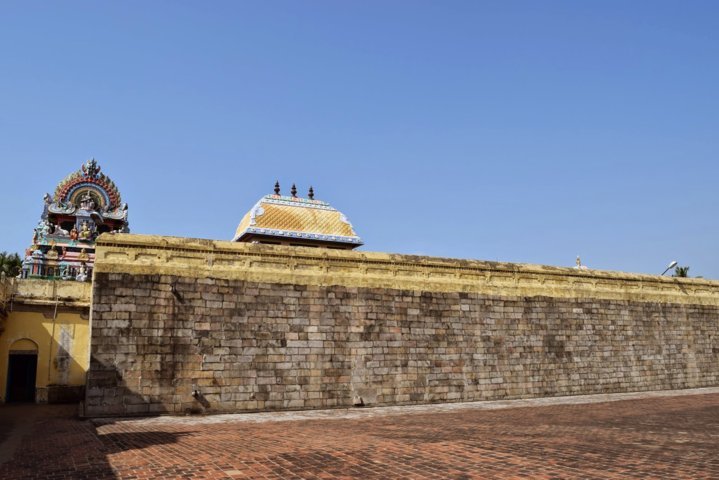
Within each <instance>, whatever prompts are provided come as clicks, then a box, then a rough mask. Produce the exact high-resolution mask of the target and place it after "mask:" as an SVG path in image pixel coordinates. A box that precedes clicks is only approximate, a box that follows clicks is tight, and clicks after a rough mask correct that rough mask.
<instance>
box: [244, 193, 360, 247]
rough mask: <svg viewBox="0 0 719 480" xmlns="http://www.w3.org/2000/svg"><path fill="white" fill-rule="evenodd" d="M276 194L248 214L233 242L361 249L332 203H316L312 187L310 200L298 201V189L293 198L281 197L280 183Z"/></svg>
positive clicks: (343, 216)
mask: <svg viewBox="0 0 719 480" xmlns="http://www.w3.org/2000/svg"><path fill="white" fill-rule="evenodd" d="M274 191H275V193H274V195H273V194H270V195H265V196H264V197H262V198H261V199H260V200H259V201H258V202H257V203H256V204H255V206H254V207H252V208H251V209H250V211H249V212H247V213H246V214H245V216H244V217H243V218H242V221H241V222H240V225H239V226H238V227H237V232H236V233H235V237H234V238H233V241H235V242H250V243H265V244H271V245H292V246H298V247H327V248H335V249H342V250H351V249H353V248H357V247H359V246H360V245H362V240H361V239H360V237H358V236H357V234H356V233H355V231H354V229H353V228H352V224H351V223H350V222H349V220H347V217H345V215H344V214H343V213H342V212H340V211H338V210H336V209H335V208H334V207H332V206H331V205H330V204H329V203H327V202H323V201H321V200H315V193H314V190H313V189H312V187H310V189H309V193H308V198H301V197H298V196H297V188H296V187H295V185H292V189H291V190H290V196H283V195H280V185H279V182H277V183H275V190H274Z"/></svg>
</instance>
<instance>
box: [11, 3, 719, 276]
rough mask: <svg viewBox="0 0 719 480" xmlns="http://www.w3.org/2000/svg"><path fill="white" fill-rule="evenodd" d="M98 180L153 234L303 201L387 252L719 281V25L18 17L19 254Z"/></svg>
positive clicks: (310, 13)
mask: <svg viewBox="0 0 719 480" xmlns="http://www.w3.org/2000/svg"><path fill="white" fill-rule="evenodd" d="M90 157H95V158H96V159H97V160H98V161H99V162H100V164H101V165H102V167H103V169H104V171H105V172H106V173H107V174H109V175H110V176H111V177H112V178H113V179H114V180H115V181H116V183H117V185H118V186H119V187H120V190H121V191H122V194H123V197H124V200H125V201H127V202H128V203H129V210H130V211H129V213H130V223H131V228H132V231H133V232H135V233H151V234H163V235H176V236H190V237H201V238H214V239H229V238H231V237H232V235H233V233H234V230H235V227H236V225H237V223H238V222H239V220H240V218H241V217H242V216H243V214H244V213H245V212H246V211H247V210H248V209H249V208H250V207H251V206H252V205H253V204H254V203H255V202H256V201H257V199H258V198H259V197H260V196H261V195H264V194H267V193H271V191H272V186H273V184H274V181H275V180H276V179H279V180H280V182H281V183H282V185H283V187H284V191H285V192H287V191H288V190H289V186H290V184H291V183H292V182H296V183H297V185H298V188H299V189H300V191H301V192H305V191H306V189H307V187H308V186H309V185H310V184H312V185H313V186H314V187H315V191H316V192H317V198H320V199H323V200H326V201H329V202H330V203H332V204H333V205H335V206H336V207H337V208H338V209H340V210H342V211H343V212H345V213H346V214H347V216H348V217H349V219H350V220H351V221H352V223H353V224H354V226H355V228H356V230H357V232H358V233H359V235H360V236H362V238H363V239H364V240H365V243H366V245H365V247H363V249H365V250H371V251H389V252H400V253H415V254H426V255H436V256H449V257H464V258H476V259H486V260H501V261H511V262H528V263H540V264H549V265H567V266H571V265H573V264H574V259H575V257H576V255H578V254H579V255H581V256H582V259H583V261H584V263H586V264H588V265H589V266H590V267H595V268H602V269H611V270H624V271H633V272H647V273H659V272H661V271H662V270H663V268H664V267H665V266H666V264H667V263H668V262H669V261H670V260H674V259H676V260H678V261H679V262H680V264H682V265H689V266H691V270H690V274H692V275H704V276H706V277H711V278H719V255H718V254H717V246H718V245H719V226H718V220H717V217H718V215H717V210H718V207H719V191H718V189H717V180H718V179H719V2H716V1H706V2H699V1H675V2H662V1H646V2H640V1H631V2H628V1H625V0H622V1H616V2H613V1H586V2H576V1H566V2H551V1H542V2H537V1H526V2H515V1H492V2H481V1H468V2H460V1H450V2H445V1H436V2H424V1H415V0H412V1H409V0H408V1H387V0H384V1H376V2H367V1H361V2H360V1H355V2H349V1H342V2H336V1H327V2H324V1H287V2H283V1H271V2H266V1H262V2H260V1H257V2H239V1H228V2H219V1H212V2H201V1H194V2H188V1H165V2H163V1H123V2H102V1H92V2H72V1H67V2H56V1H51V2H28V1H17V2H6V1H0V159H1V161H2V173H1V175H2V191H1V192H0V215H1V217H2V224H1V226H0V250H11V251H21V250H23V249H24V248H25V247H27V245H28V244H29V242H30V239H31V233H32V228H33V226H34V225H35V224H36V222H37V220H38V217H39V214H40V212H41V207H42V195H43V194H44V193H45V192H51V193H52V191H53V190H54V187H55V185H56V183H57V182H58V181H59V180H60V179H61V178H62V177H64V176H65V175H66V174H68V173H70V172H72V171H74V170H76V169H78V168H79V167H80V165H81V164H82V163H83V162H84V161H85V160H87V159H88V158H90Z"/></svg>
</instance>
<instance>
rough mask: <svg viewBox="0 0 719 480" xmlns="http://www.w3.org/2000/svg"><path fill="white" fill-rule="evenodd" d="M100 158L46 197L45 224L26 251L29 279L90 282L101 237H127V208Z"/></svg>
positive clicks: (25, 269)
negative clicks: (97, 241)
mask: <svg viewBox="0 0 719 480" xmlns="http://www.w3.org/2000/svg"><path fill="white" fill-rule="evenodd" d="M100 170H101V169H100V166H99V165H98V164H97V162H96V161H95V159H94V158H93V159H91V160H88V161H87V162H86V163H85V164H83V165H82V167H81V168H80V170H78V171H77V172H74V173H71V174H70V175H68V176H67V177H65V179H63V180H62V181H61V182H60V183H59V184H58V185H57V187H56V188H55V194H54V195H53V196H51V195H50V194H49V193H46V194H45V196H44V197H43V200H44V206H43V211H42V215H41V217H40V221H39V222H38V224H37V226H36V227H35V230H34V232H33V237H32V245H30V247H28V249H27V250H26V251H25V260H24V261H23V267H22V272H21V273H20V275H21V276H22V277H24V278H55V279H64V280H77V281H87V280H88V279H89V278H92V268H93V264H94V261H95V239H96V238H97V237H98V235H100V234H102V233H117V232H121V233H127V232H129V231H130V229H129V223H128V221H127V204H126V203H122V199H121V197H120V191H119V190H118V189H117V187H116V186H115V183H114V182H113V181H112V180H110V178H109V177H108V176H106V175H105V174H104V173H100Z"/></svg>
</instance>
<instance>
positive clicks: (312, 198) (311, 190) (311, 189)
mask: <svg viewBox="0 0 719 480" xmlns="http://www.w3.org/2000/svg"><path fill="white" fill-rule="evenodd" d="M307 197H308V198H309V199H310V200H314V199H315V190H314V189H313V188H312V186H311V185H310V191H309V193H308V194H307Z"/></svg>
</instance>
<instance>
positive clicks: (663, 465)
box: [0, 393, 719, 480]
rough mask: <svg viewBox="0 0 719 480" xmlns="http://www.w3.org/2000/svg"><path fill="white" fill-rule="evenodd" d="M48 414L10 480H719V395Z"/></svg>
mask: <svg viewBox="0 0 719 480" xmlns="http://www.w3.org/2000/svg"><path fill="white" fill-rule="evenodd" d="M11 408H14V407H4V408H2V409H0V415H12V414H13V413H12V412H13V411H12V410H11ZM46 408H48V410H46V411H45V413H44V414H43V415H36V417H35V419H34V420H33V421H34V426H33V428H32V429H28V430H29V431H33V432H34V433H33V434H32V435H29V436H26V437H25V438H24V439H23V440H22V441H21V442H18V444H19V445H18V447H17V449H16V451H15V454H14V457H13V458H12V460H10V461H8V462H6V463H4V464H3V465H0V478H2V479H7V480H10V479H16V478H38V479H60V478H63V479H65V478H73V479H75V478H77V479H81V478H87V479H102V478H123V479H145V478H282V479H284V478H288V479H292V478H418V479H419V478H422V479H423V478H436V479H445V478H457V479H459V478H533V479H534V478H642V479H645V478H719V394H717V393H712V394H695V395H684V396H674V397H660V398H645V399H639V400H624V401H614V402H607V403H595V404H573V405H549V406H536V407H519V408H509V409H501V410H485V409H477V408H462V409H454V410H448V411H446V412H443V411H442V410H441V409H438V411H437V410H435V411H431V410H430V411H428V410H422V409H394V410H390V411H389V413H377V412H380V411H379V410H376V412H370V410H369V409H368V410H362V413H363V414H360V415H355V416H352V415H350V416H349V417H347V416H344V417H343V415H342V414H341V412H337V413H332V412H330V413H322V414H320V415H319V416H318V417H316V418H313V417H311V416H310V417H303V416H302V415H296V416H292V415H289V416H285V417H282V416H280V417H282V418H283V419H282V420H279V421H277V420H276V419H275V420H274V421H267V418H268V415H264V416H263V415H258V416H255V417H253V416H250V415H245V416H242V417H241V419H240V420H237V418H238V417H214V418H213V417H208V418H206V419H196V418H192V419H187V420H185V419H168V418H160V419H144V420H132V421H115V422H109V423H103V422H97V423H93V422H90V421H81V420H77V419H75V418H73V417H72V411H71V410H69V409H68V408H63V407H55V408H50V407H46ZM364 412H370V413H369V414H366V415H365V414H364ZM233 419H234V420H233ZM208 422H209V423H208Z"/></svg>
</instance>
